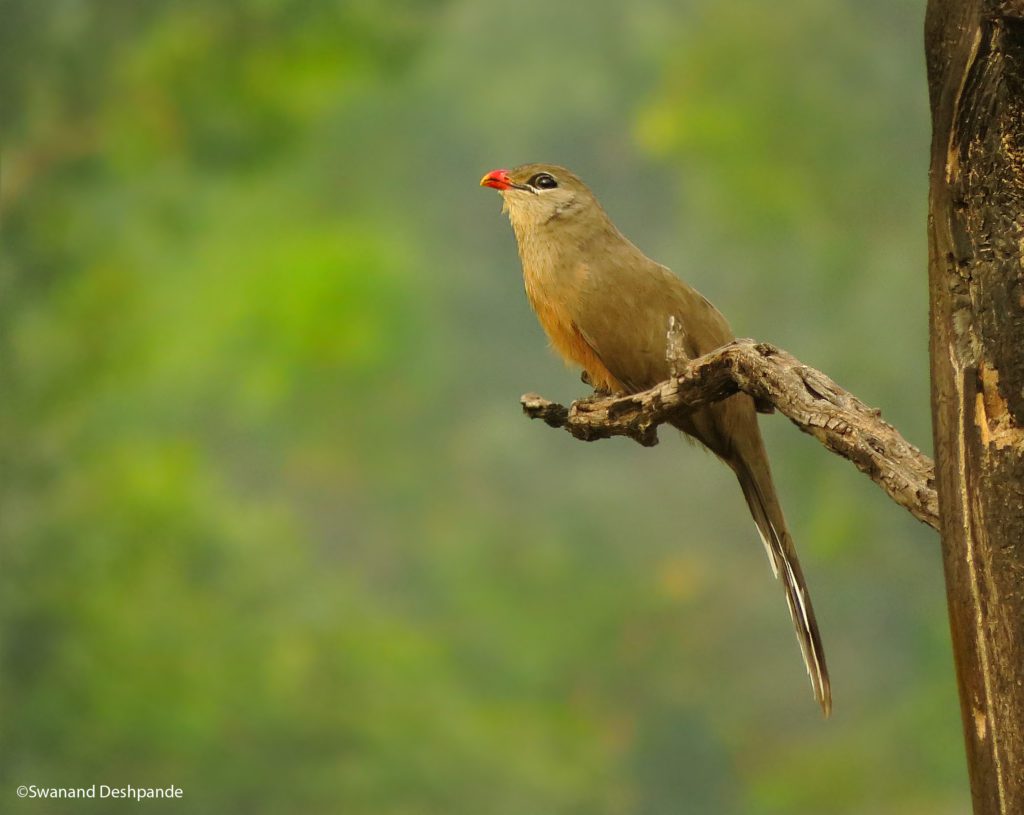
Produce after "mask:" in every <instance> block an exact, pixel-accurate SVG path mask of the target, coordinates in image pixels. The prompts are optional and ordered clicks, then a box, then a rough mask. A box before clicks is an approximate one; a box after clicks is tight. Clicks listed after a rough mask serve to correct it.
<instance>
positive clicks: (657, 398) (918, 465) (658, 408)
mask: <svg viewBox="0 0 1024 815" xmlns="http://www.w3.org/2000/svg"><path fill="white" fill-rule="evenodd" d="M737 391H743V392H744V393H747V394H749V395H750V396H753V397H754V399H755V400H756V401H757V402H758V404H759V405H761V406H763V405H766V404H767V405H771V406H772V407H775V408H777V409H778V410H779V412H780V413H782V414H783V415H785V416H786V417H788V418H789V419H790V420H791V421H792V422H793V423H794V424H795V425H796V426H797V427H799V428H800V429H801V430H803V431H804V432H806V433H809V434H811V435H812V436H814V437H815V438H816V439H818V441H820V442H821V443H822V444H824V445H825V446H826V447H827V448H828V449H829V450H831V451H832V452H834V453H838V454H839V455H840V456H843V457H844V458H847V459H849V460H850V461H852V462H853V463H854V465H856V467H857V469H859V470H860V471H861V472H863V473H866V474H867V475H868V476H870V478H871V479H872V480H873V481H874V482H875V483H876V484H878V485H879V486H880V487H881V488H882V489H883V490H885V492H886V493H888V495H889V497H891V498H892V499H893V500H894V501H895V502H896V503H898V504H899V505H900V506H902V507H904V508H905V509H907V510H908V511H909V512H910V513H911V514H912V515H913V516H914V517H915V518H917V519H918V520H920V521H923V522H924V523H926V524H928V525H929V526H931V527H933V528H937V527H938V523H939V520H938V501H937V499H936V494H935V484H934V468H933V466H932V462H931V460H930V459H929V458H928V457H927V456H925V455H924V454H923V453H922V452H921V451H920V450H918V449H917V448H916V447H914V446H913V445H912V444H910V443H909V442H908V441H906V439H904V438H903V437H902V436H901V435H900V434H899V433H898V432H897V431H896V429H895V428H893V427H892V425H890V424H888V423H887V422H885V421H883V420H882V418H881V414H880V413H879V411H878V410H875V409H874V408H870V407H868V406H867V405H865V404H864V403H863V402H861V401H860V400H859V399H857V398H856V397H854V396H853V395H852V394H850V393H848V392H847V391H845V390H843V389H842V388H840V387H839V386H838V385H836V383H835V382H833V381H832V380H831V379H829V378H828V377H827V376H825V374H823V373H821V371H816V370H815V369H813V368H809V367H807V366H806V365H803V364H802V363H800V362H799V361H798V360H797V359H795V358H793V357H792V356H790V355H789V354H787V353H786V352H785V351H780V350H779V349H777V348H775V347H773V346H771V345H768V344H766V343H755V342H754V341H753V340H736V341H735V342H732V343H730V344H729V345H726V346H724V347H723V348H720V349H718V350H717V351H714V352H712V353H710V354H708V355H706V356H703V357H701V358H700V359H696V360H694V361H692V362H690V363H688V364H687V365H686V366H685V367H683V368H682V370H680V371H679V375H678V376H676V377H674V378H672V379H669V380H667V381H665V382H662V383H661V384H659V385H657V386H655V387H653V388H651V389H650V390H647V391H643V392H641V393H637V394H632V395H629V396H620V397H610V396H609V397H595V398H592V399H586V400H582V401H579V402H574V403H573V405H572V406H571V407H570V408H565V407H563V406H562V405H558V404H555V403H553V402H549V401H548V400H546V399H544V398H543V397H540V396H538V395H536V394H527V395H526V396H524V397H523V398H522V404H523V410H524V411H525V412H526V414H527V415H528V416H530V417H531V418H535V419H543V420H544V421H545V422H547V423H548V424H549V425H551V426H552V427H564V428H565V429H566V430H567V431H568V432H569V433H571V434H572V435H573V436H575V437H576V438H578V439H582V440H584V441H594V440H596V439H606V438H610V437H611V436H628V437H629V438H632V439H634V440H635V441H637V442H639V443H640V444H643V445H648V446H649V445H653V444H657V442H658V435H657V428H658V425H659V424H661V423H663V422H666V421H668V420H669V419H670V418H671V417H672V416H674V415H677V414H679V413H685V412H687V411H691V410H695V409H697V408H699V407H702V406H704V405H707V404H709V403H711V402H716V401H718V400H720V399H725V398H727V397H729V396H731V395H733V394H735V393H736V392H737Z"/></svg>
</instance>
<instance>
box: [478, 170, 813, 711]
mask: <svg viewBox="0 0 1024 815" xmlns="http://www.w3.org/2000/svg"><path fill="white" fill-rule="evenodd" d="M480 185H481V186H483V187H490V188H493V189H495V190H498V191H499V192H500V193H501V196H502V198H503V199H504V202H503V206H502V210H503V212H505V213H506V214H507V215H508V217H509V220H510V222H511V224H512V230H513V232H514V233H515V238H516V243H517V245H518V249H519V258H520V261H521V263H522V267H523V282H524V285H525V288H526V296H527V299H528V300H529V302H530V305H531V306H532V308H533V310H534V312H535V313H536V315H537V318H538V320H539V322H540V324H541V326H542V327H543V329H544V331H545V333H546V334H547V336H548V338H549V340H550V343H551V345H552V347H553V348H554V350H555V351H556V352H557V353H558V354H559V355H560V356H561V357H562V358H563V359H564V360H565V361H566V362H567V363H568V364H570V365H575V366H578V367H580V368H582V369H583V380H584V381H585V382H587V383H589V384H590V385H592V386H593V387H594V388H595V390H596V391H598V392H601V393H608V394H629V393H637V392H639V391H642V390H646V389H647V388H650V387H653V386H654V385H656V384H658V383H659V382H662V381H664V380H666V379H668V378H669V377H670V375H671V374H672V373H673V370H672V368H673V366H674V360H677V359H678V356H679V355H680V353H681V355H682V357H683V359H684V361H685V359H693V358H696V357H699V356H703V355H704V354H707V353H709V352H711V351H714V350H715V349H717V348H720V347H721V346H723V345H725V344H726V343H728V342H730V341H731V340H733V339H734V335H733V333H732V330H731V329H730V327H729V323H728V322H727V321H726V319H725V317H724V316H723V315H722V313H721V312H720V311H719V310H718V309H717V308H715V307H714V306H713V305H712V304H711V303H710V302H709V301H708V299H707V298H706V297H704V296H703V295H702V294H700V293H699V292H698V291H697V290H696V289H694V288H693V287H691V286H689V285H687V284H686V283H684V282H683V281H682V280H681V279H680V278H679V277H677V276H676V275H675V274H673V273H672V272H671V271H670V270H669V269H668V268H666V267H665V266H663V265H661V264H660V263H657V262H655V261H654V260H651V259H650V258H649V257H647V256H646V255H645V254H644V253H643V252H642V251H641V250H640V249H639V248H637V247H636V246H635V245H634V244H633V243H632V242H630V241H629V239H627V238H626V237H625V236H624V235H623V234H622V233H621V232H620V231H619V230H618V229H617V228H616V226H615V224H614V223H612V220H611V218H609V216H608V214H607V213H606V212H605V210H604V208H603V207H602V206H601V204H600V203H599V201H598V200H597V198H596V196H595V195H594V193H593V192H591V190H590V189H589V188H588V187H587V185H586V184H584V182H583V181H582V180H581V179H580V178H579V177H578V176H577V175H576V174H575V173H573V172H571V171H570V170H567V169H566V168H564V167H560V166H557V165H553V164H523V165H521V166H519V167H515V168H514V169H511V170H505V169H502V170H492V171H491V172H489V173H487V174H486V175H485V176H484V177H483V178H482V179H481V180H480ZM673 333H674V336H673V337H672V339H671V342H672V345H673V346H674V349H673V352H672V353H669V343H670V335H673ZM672 424H673V425H674V426H675V427H677V428H678V429H679V430H681V431H683V432H684V433H686V434H687V435H689V436H690V437H692V438H693V439H696V440H697V441H698V442H700V444H702V445H703V446H704V447H706V448H707V449H708V450H710V451H711V452H712V453H713V454H714V455H715V456H717V457H718V458H719V459H721V460H722V461H723V462H724V463H725V464H727V465H728V466H729V467H730V468H731V469H732V471H733V472H734V473H735V475H736V478H737V479H738V481H739V484H740V488H741V490H742V492H743V497H744V498H745V500H746V503H747V506H748V508H749V510H750V513H751V515H752V517H753V520H754V524H755V526H756V527H757V531H758V533H759V534H760V537H761V540H762V542H763V543H764V547H765V550H766V552H767V554H768V560H769V563H770V564H771V567H772V571H773V572H774V573H775V576H776V578H778V579H780V580H781V583H782V586H783V588H784V590H785V596H786V602H787V604H788V607H789V613H790V616H791V617H792V619H793V623H794V628H795V629H796V636H797V640H798V642H799V644H800V650H801V653H802V656H803V660H804V664H805V666H806V668H807V673H808V675H809V677H810V680H811V688H812V691H813V693H814V697H815V699H816V700H817V702H818V704H819V705H820V706H821V710H822V713H823V714H824V716H825V717H826V718H828V716H829V715H830V714H831V710H832V689H831V681H830V679H829V674H828V667H827V666H826V663H825V652H824V650H823V648H822V642H821V635H820V633H819V631H818V623H817V620H816V619H815V616H814V608H813V606H812V605H811V597H810V594H809V592H808V590H807V583H806V580H805V578H804V574H803V570H802V569H801V568H800V561H799V559H798V558H797V552H796V547H795V545H794V543H793V538H792V537H791V535H790V533H789V528H788V526H787V525H786V519H785V516H784V515H783V513H782V506H781V504H780V503H779V498H778V495H777V493H776V490H775V485H774V483H773V481H772V474H771V468H770V467H769V464H768V454H767V451H766V450H765V446H764V442H763V440H762V438H761V431H760V428H759V426H758V420H757V409H756V405H755V403H754V400H753V399H752V398H751V397H750V396H748V395H746V394H744V393H737V394H735V395H733V396H730V397H728V398H727V399H724V400H722V401H720V402H716V403H713V404H711V405H708V406H706V407H703V408H701V409H699V410H696V411H694V412H692V413H689V414H687V415H685V416H680V417H678V418H676V419H673V421H672Z"/></svg>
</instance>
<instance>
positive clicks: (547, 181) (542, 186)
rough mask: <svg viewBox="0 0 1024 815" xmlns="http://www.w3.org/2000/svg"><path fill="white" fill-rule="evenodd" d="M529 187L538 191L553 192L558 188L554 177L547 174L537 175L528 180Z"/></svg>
mask: <svg viewBox="0 0 1024 815" xmlns="http://www.w3.org/2000/svg"><path fill="white" fill-rule="evenodd" d="M528 183H529V185H530V186H531V187H534V188H535V189H538V190H553V189H554V188H555V187H557V186H558V182H557V181H555V179H554V176H552V175H549V174H548V173H537V175H535V176H534V177H533V178H531V179H530V180H529V182H528Z"/></svg>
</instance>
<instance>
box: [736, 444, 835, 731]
mask: <svg viewBox="0 0 1024 815" xmlns="http://www.w3.org/2000/svg"><path fill="white" fill-rule="evenodd" d="M759 463H760V464H761V465H762V466H758V464H757V463H752V462H748V461H744V460H734V461H732V462H730V464H731V465H732V467H733V469H734V470H735V472H736V476H737V478H738V479H739V482H740V487H742V489H743V495H744V497H745V498H746V499H747V505H748V506H749V507H750V513H751V515H753V516H754V523H755V524H757V531H758V532H759V533H760V535H761V540H762V541H763V542H764V547H765V549H766V550H767V552H768V560H769V561H770V562H771V565H772V570H773V571H774V572H775V576H776V577H779V578H781V579H782V585H783V586H784V587H785V590H786V603H787V604H788V605H789V613H790V616H792V618H793V624H794V626H795V627H796V638H797V640H798V641H799V643H800V651H801V652H802V653H803V657H804V664H805V665H806V666H807V673H808V675H809V676H810V678H811V687H812V689H813V690H814V698H815V699H817V700H818V704H820V705H821V710H822V712H823V713H824V714H825V716H826V718H827V717H828V716H829V714H830V713H831V712H832V687H831V684H830V683H829V678H828V666H827V665H826V664H825V651H824V649H823V648H822V645H821V634H820V633H818V622H817V620H815V618H814V608H813V606H812V605H811V596H810V594H809V593H808V591H807V583H806V582H805V580H804V574H803V571H802V570H801V569H800V561H799V559H798V558H797V555H796V547H795V546H794V545H793V539H792V538H791V537H790V536H789V531H788V530H787V528H786V519H785V518H784V517H783V515H782V507H781V506H780V505H779V500H778V498H777V497H776V495H775V488H774V486H773V485H772V480H771V473H770V471H769V470H768V462H767V457H762V459H761V462H759Z"/></svg>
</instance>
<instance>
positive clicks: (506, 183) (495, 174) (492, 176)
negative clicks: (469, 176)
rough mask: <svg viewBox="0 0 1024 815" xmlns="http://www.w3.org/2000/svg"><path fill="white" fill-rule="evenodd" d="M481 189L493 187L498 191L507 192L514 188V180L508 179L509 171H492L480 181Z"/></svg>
mask: <svg viewBox="0 0 1024 815" xmlns="http://www.w3.org/2000/svg"><path fill="white" fill-rule="evenodd" d="M480 186H481V187H493V188H494V189H496V190H507V189H508V188H509V187H511V186H512V179H511V178H509V177H508V170H491V171H490V172H489V173H488V174H487V175H485V176H484V177H483V178H481V179H480Z"/></svg>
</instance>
